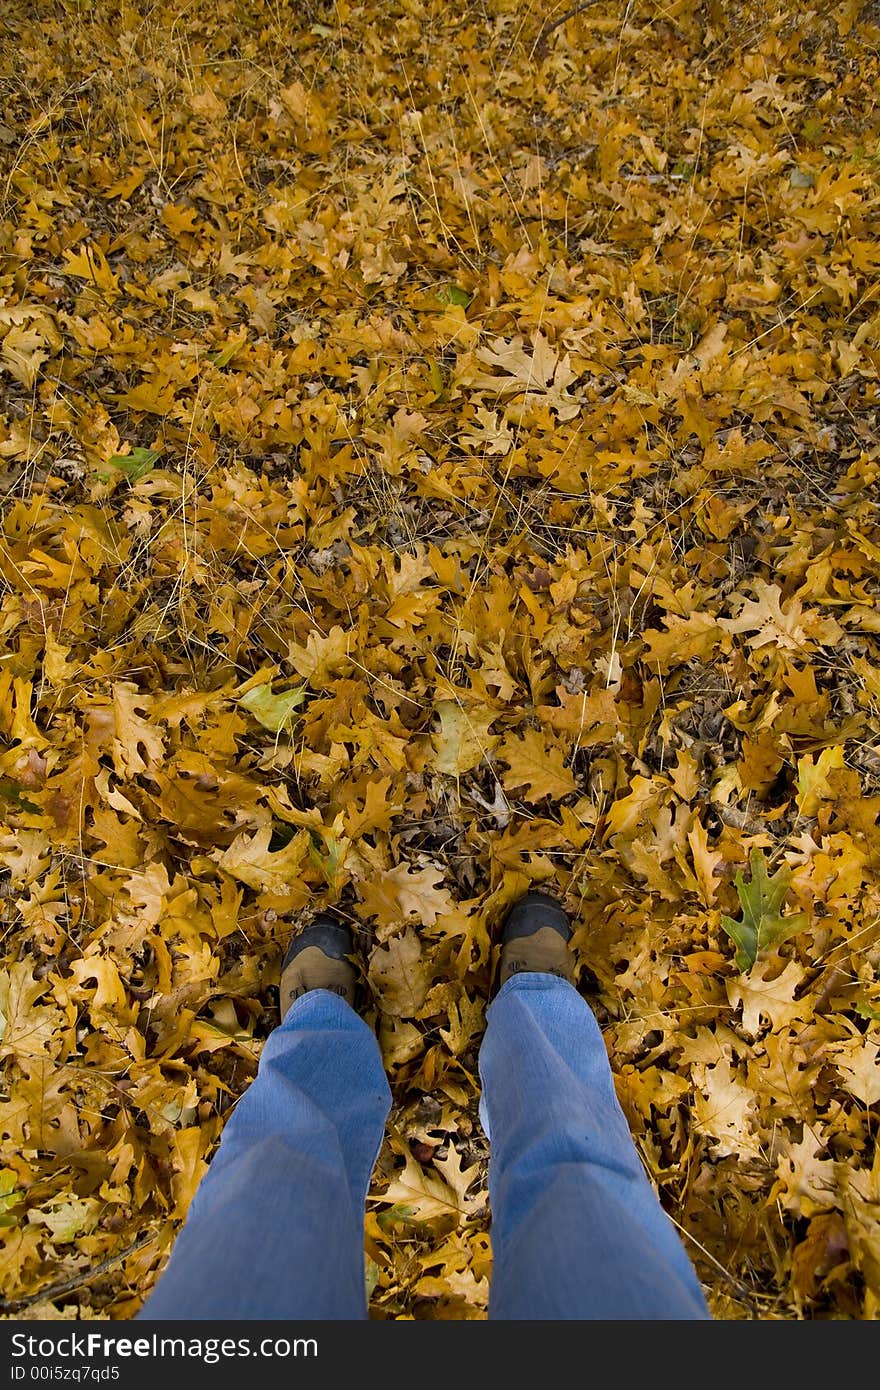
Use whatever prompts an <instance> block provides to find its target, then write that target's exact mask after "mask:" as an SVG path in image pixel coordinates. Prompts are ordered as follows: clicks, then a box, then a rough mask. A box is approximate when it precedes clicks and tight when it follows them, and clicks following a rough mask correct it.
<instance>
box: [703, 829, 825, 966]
mask: <svg viewBox="0 0 880 1390" xmlns="http://www.w3.org/2000/svg"><path fill="white" fill-rule="evenodd" d="M749 867H750V869H751V871H752V878H751V882H750V883H746V881H745V879H744V877H743V871H742V869H740V870H739V872H738V873H737V875H736V878H735V879H734V883H735V884H736V891H737V894H738V895H739V900H740V903H741V904H742V911H743V915H742V920H741V921H739V922H735V921H734V920H733V918H732V917H722V918H721V925H722V927H723V928H724V930H725V931H726V932H727V935H728V936H729V937H730V938H731V940H732V941H733V942H734V944H735V945H736V948H737V949H736V956H735V960H736V963H737V965H738V966H739V968H740V970H742V971H743V972H747V971H749V970H751V968H752V966H753V965H754V963H755V961H756V960H757V958H758V956H759V955H761V954H763V953H764V952H765V951H768V950H769V949H770V948H771V947H772V946H778V945H780V943H781V942H783V941H787V940H788V938H789V937H790V936H797V934H798V932H802V931H804V930H805V929H806V928H807V926H808V925H809V919H808V917H807V915H806V913H804V912H795V913H792V915H791V916H790V917H783V916H782V915H781V913H780V911H779V909H780V908H781V907H782V904H783V901H784V899H785V895H786V893H787V892H788V888H789V884H790V883H791V869H790V868H789V867H788V865H787V864H783V865H782V866H781V867H780V868H779V869H778V870H777V871H776V873H775V874H774V875H773V877H772V878H771V877H770V876H769V875H768V873H767V865H766V863H765V862H764V855H763V853H762V851H761V850H759V849H753V850H752V852H751V854H750V855H749Z"/></svg>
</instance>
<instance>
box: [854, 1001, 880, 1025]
mask: <svg viewBox="0 0 880 1390" xmlns="http://www.w3.org/2000/svg"><path fill="white" fill-rule="evenodd" d="M853 1013H856V1014H858V1016H859V1018H866V1019H868V1021H869V1022H874V1023H876V1022H878V1021H880V1009H872V1008H871V1005H870V1004H862V1003H861V1002H860V1003H858V1004H855V1005H854V1006H853Z"/></svg>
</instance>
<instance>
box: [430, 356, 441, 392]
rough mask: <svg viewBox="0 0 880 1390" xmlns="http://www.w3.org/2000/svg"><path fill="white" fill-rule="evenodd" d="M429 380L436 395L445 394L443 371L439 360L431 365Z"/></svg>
mask: <svg viewBox="0 0 880 1390" xmlns="http://www.w3.org/2000/svg"><path fill="white" fill-rule="evenodd" d="M428 382H429V384H430V387H431V390H432V391H433V392H434V393H435V395H437V396H442V395H443V372H442V371H441V369H440V363H439V362H432V363H431V366H430V368H429V370H428Z"/></svg>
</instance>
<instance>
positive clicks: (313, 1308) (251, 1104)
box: [139, 951, 391, 1319]
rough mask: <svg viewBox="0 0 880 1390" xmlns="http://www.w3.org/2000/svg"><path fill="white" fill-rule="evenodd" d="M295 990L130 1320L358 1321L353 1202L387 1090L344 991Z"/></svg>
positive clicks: (376, 1055)
mask: <svg viewBox="0 0 880 1390" xmlns="http://www.w3.org/2000/svg"><path fill="white" fill-rule="evenodd" d="M312 954H313V956H314V951H313V952H312ZM315 958H316V959H318V965H319V967H320V960H319V958H317V957H315ZM302 959H306V956H305V954H304V955H303V957H302ZM312 968H314V965H313V966H312ZM330 978H331V977H329V976H328V980H329V979H330ZM282 986H283V987H282V1001H283V1002H286V998H285V989H284V976H282ZM298 988H299V989H302V988H303V987H302V986H301V985H297V984H296V982H294V983H293V984H290V983H288V986H287V997H291V996H292V997H293V1002H292V1003H291V1004H290V1007H289V1008H288V1009H287V1012H286V1013H285V1016H284V1021H283V1023H282V1024H281V1026H280V1027H279V1028H276V1029H275V1031H274V1032H273V1033H272V1034H271V1035H270V1036H269V1038H268V1040H267V1042H266V1045H265V1047H264V1049H263V1053H262V1056H261V1058H260V1065H259V1070H258V1074H257V1076H256V1078H255V1080H254V1082H253V1083H252V1085H251V1086H250V1087H249V1089H248V1090H247V1091H246V1092H245V1094H244V1095H243V1096H242V1098H241V1100H240V1101H239V1102H238V1104H237V1105H236V1107H235V1110H234V1111H233V1113H232V1115H231V1116H230V1118H229V1120H228V1121H227V1124H226V1127H225V1129H224V1131H223V1138H222V1140H221V1143H220V1147H219V1149H218V1151H217V1154H216V1156H215V1158H214V1160H213V1162H212V1163H211V1165H210V1167H209V1169H208V1172H207V1174H206V1175H205V1178H204V1180H203V1181H202V1183H201V1185H200V1187H199V1189H198V1191H197V1193H196V1195H195V1198H194V1199H193V1202H192V1205H191V1207H190V1210H189V1213H188V1215H187V1219H186V1221H185V1223H184V1226H183V1229H182V1230H181V1232H180V1235H179V1236H178V1238H177V1241H176V1243H175V1246H174V1250H173V1252H172V1254H171V1258H170V1260H169V1262H168V1265H167V1267H166V1269H165V1271H164V1273H163V1274H162V1276H161V1278H160V1279H159V1281H158V1284H157V1285H156V1288H155V1290H154V1291H153V1293H152V1295H151V1296H150V1298H149V1299H148V1300H147V1302H146V1304H145V1305H144V1307H143V1308H142V1309H141V1312H140V1314H139V1317H140V1318H211V1319H218V1318H247V1319H259V1318H267V1319H272V1318H294V1319H296V1318H334V1319H335V1318H365V1317H366V1315H367V1300H366V1286H365V1279H364V1204H365V1201H366V1194H367V1186H368V1184H369V1181H370V1175H371V1173H372V1169H373V1164H374V1163H375V1161H376V1156H377V1154H378V1152H379V1146H380V1144H381V1142H382V1134H383V1130H384V1126H385V1120H386V1118H387V1116H388V1110H389V1107H390V1103H391V1095H390V1091H389V1088H388V1082H387V1080H386V1078H385V1074H384V1071H383V1069H382V1058H381V1054H380V1052H379V1045H378V1043H377V1042H376V1038H375V1036H374V1034H373V1032H372V1031H371V1029H370V1028H369V1027H368V1026H367V1024H366V1023H365V1022H364V1021H363V1019H362V1018H360V1017H359V1016H358V1014H356V1013H355V1011H354V1009H353V1008H352V1007H351V1005H350V1004H349V1003H348V1002H347V998H346V997H345V992H344V991H343V990H342V989H341V988H340V987H338V986H336V985H334V984H332V983H330V984H329V987H328V988H316V987H314V985H313V984H307V985H306V986H305V987H304V988H305V992H301V993H300V994H299V997H296V990H297V989H298ZM334 991H335V992H334ZM352 992H353V990H352Z"/></svg>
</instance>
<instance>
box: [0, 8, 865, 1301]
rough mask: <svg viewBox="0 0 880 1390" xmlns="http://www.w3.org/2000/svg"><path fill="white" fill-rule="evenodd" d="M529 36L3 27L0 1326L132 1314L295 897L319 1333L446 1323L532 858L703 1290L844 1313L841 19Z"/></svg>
mask: <svg viewBox="0 0 880 1390" xmlns="http://www.w3.org/2000/svg"><path fill="white" fill-rule="evenodd" d="M563 13H564V11H563V8H562V7H558V8H557V9H556V10H555V11H553V12H552V13H551V12H548V11H546V10H545V9H543V8H542V7H540V6H531V5H529V6H526V5H524V4H523V3H521V0H483V2H482V3H475V4H472V5H462V6H453V5H450V4H448V3H446V0H442V3H441V0H427V2H426V3H422V2H421V0H391V2H390V3H383V4H378V3H375V0H370V2H369V3H363V4H358V3H349V0H336V3H333V4H331V3H321V0H311V3H309V4H306V5H299V4H291V3H289V0H273V3H272V4H264V3H260V2H259V0H214V3H212V4H211V5H191V6H189V7H188V8H187V7H184V8H183V9H181V8H180V7H179V6H177V5H172V4H165V3H163V2H162V0H158V3H155V4H149V3H147V0H138V2H137V3H132V4H121V5H116V4H112V3H109V2H108V3H105V2H104V0H33V2H32V3H27V4H25V3H24V0H9V3H8V4H7V7H6V9H5V12H4V17H3V18H2V19H0V40H2V41H0V82H2V97H3V105H2V112H0V383H2V397H0V484H2V494H3V504H2V546H0V572H2V599H0V866H2V876H0V908H2V919H3V944H4V961H3V968H2V972H0V1030H2V1036H0V1054H2V1056H3V1060H4V1066H5V1074H6V1075H5V1087H4V1090H3V1093H2V1099H0V1135H2V1141H3V1165H2V1169H0V1222H2V1231H0V1236H2V1254H0V1293H2V1297H3V1299H4V1300H5V1304H4V1306H5V1308H6V1310H7V1312H8V1313H9V1314H11V1315H12V1316H21V1315H22V1314H24V1313H27V1315H28V1316H36V1317H47V1318H48V1317H58V1316H63V1317H71V1316H76V1317H83V1318H89V1317H93V1316H98V1315H100V1316H111V1317H121V1318H122V1317H128V1316H131V1315H132V1314H133V1313H134V1312H135V1311H136V1310H137V1308H138V1307H139V1305H140V1303H141V1301H142V1300H143V1298H144V1297H145V1295H146V1294H147V1293H148V1291H149V1289H150V1287H151V1286H152V1283H153V1281H154V1279H155V1278H156V1276H157V1274H158V1272H159V1271H160V1269H161V1267H162V1265H163V1263H164V1261H165V1259H166V1258H167V1255H168V1252H169V1249H170V1247H171V1244H172V1242H173V1239H174V1235H175V1232H176V1231H177V1229H179V1225H180V1222H181V1220H182V1218H183V1217H184V1215H185V1212H186V1209H187V1205H188V1203H189V1201H190V1198H191V1196H192V1193H193V1191H194V1189H195V1187H196V1185H197V1183H198V1181H199V1178H200V1177H201V1175H202V1173H203V1172H204V1170H205V1164H206V1161H207V1160H208V1159H209V1158H210V1155H211V1153H212V1152H213V1150H214V1148H215V1146H216V1144H217V1141H218V1138H219V1135H220V1132H221V1130H222V1126H223V1119H224V1115H225V1114H226V1113H227V1112H228V1110H229V1108H230V1106H231V1105H233V1104H234V1102H235V1099H236V1097H237V1096H238V1095H239V1094H240V1093H241V1092H242V1090H243V1089H244V1088H245V1087H246V1086H247V1085H248V1083H249V1081H250V1080H251V1079H252V1077H253V1075H254V1072H255V1068H256V1064H257V1059H258V1056H259V1052H260V1047H261V1044H262V1041H263V1039H264V1038H265V1036H266V1033H267V1030H268V1028H269V1027H270V1026H271V1023H272V1017H273V1014H272V1010H273V1004H274V997H273V984H274V983H276V982H277V965H278V959H279V956H280V952H281V949H282V947H283V944H284V943H285V942H286V940H287V939H288V938H289V936H290V934H291V932H292V931H293V930H295V928H296V927H297V925H298V924H300V923H301V922H303V921H305V920H307V919H308V916H309V914H310V913H311V912H312V911H313V910H314V909H315V908H316V907H317V906H321V905H326V904H333V905H335V906H336V907H337V908H339V910H341V911H342V912H344V913H345V914H346V915H347V916H348V917H350V919H351V920H352V921H354V922H356V923H357V924H358V930H359V934H360V942H361V945H362V947H363V952H364V958H365V961H366V962H367V966H368V973H369V979H370V983H371V985H372V987H373V991H374V994H375V999H376V1025H377V1029H378V1032H379V1036H380V1039H381V1044H382V1048H383V1051H384V1055H385V1059H386V1063H387V1067H388V1070H389V1074H390V1077H391V1079H392V1083H393V1089H394V1094H395V1109H394V1111H393V1114H392V1118H391V1123H390V1126H389V1132H388V1138H387V1142H386V1144H385V1146H384V1148H383V1151H382V1154H381V1156H380V1161H379V1165H378V1168H377V1172H376V1176H375V1181H374V1186H373V1190H372V1193H371V1196H370V1199H369V1203H368V1213H367V1251H368V1266H367V1267H368V1277H369V1284H370V1289H371V1306H372V1310H373V1314H374V1315H375V1316H377V1317H382V1318H395V1317H415V1318H476V1317H481V1316H484V1314H485V1308H486V1299H487V1291H488V1286H489V1285H488V1277H489V1274H490V1269H491V1247H490V1240H489V1212H488V1207H487V1201H486V1191H485V1173H486V1154H487V1147H486V1142H485V1140H484V1138H483V1136H482V1132H481V1130H480V1127H479V1122H478V1119H477V1114H476V1102H477V1097H478V1091H477V1079H476V1056H477V1049H478V1044H479V1040H480V1036H481V1032H482V1029H483V1026H484V1010H485V1004H486V999H487V995H488V991H489V985H490V971H491V963H492V943H493V940H494V934H495V933H496V932H497V928H498V924H499V922H500V920H501V919H502V917H503V915H504V912H505V910H506V908H507V906H508V905H509V904H510V903H511V902H512V901H513V900H514V899H515V898H516V897H517V896H518V895H519V894H520V893H521V892H522V891H523V890H524V889H526V888H527V887H528V886H530V885H539V884H540V885H543V886H545V887H547V888H548V889H549V890H551V891H553V892H555V893H557V894H558V895H559V896H560V897H562V898H564V900H565V902H566V904H567V906H568V908H569V909H570V911H571V912H572V914H573V916H574V917H575V918H576V921H577V924H578V926H577V934H576V938H575V941H576V946H577V950H578V959H579V966H580V972H581V975H580V979H581V984H582V986H583V987H584V989H585V990H589V991H590V992H591V998H592V999H593V1001H594V1006H595V1009H596V1012H597V1014H598V1016H599V1018H600V1021H601V1023H602V1025H603V1029H604V1031H605V1038H606V1042H607V1046H608V1050H609V1055H610V1058H611V1062H612V1067H613V1070H614V1073H615V1077H616V1082H617V1085H618V1089H619V1094H620V1099H621V1102H622V1104H623V1106H624V1108H625V1110H626V1113H627V1116H628V1119H629V1121H630V1124H631V1126H632V1130H633V1133H634V1136H635V1140H636V1143H637V1146H638V1149H639V1152H640V1154H641V1156H642V1158H643V1160H644V1163H645V1165H646V1168H647V1170H648V1172H649V1174H650V1175H651V1178H652V1179H653V1181H654V1182H655V1183H656V1185H657V1187H658V1190H659V1192H660V1195H661V1198H662V1200H663V1202H664V1205H665V1206H666V1208H667V1210H668V1211H669V1212H670V1214H671V1215H672V1216H673V1218H674V1219H675V1221H676V1222H677V1223H678V1224H679V1226H680V1228H681V1230H682V1232H683V1239H684V1240H685V1243H686V1246H687V1249H688V1252H689V1254H690V1255H691V1257H692V1259H693V1260H694V1262H695V1264H696V1266H697V1269H698V1272H699V1274H700V1277H701V1279H702V1280H703V1283H704V1285H705V1287H706V1289H707V1292H708V1297H709V1299H710V1303H711V1306H712V1309H713V1311H714V1313H715V1314H716V1315H717V1316H720V1317H726V1318H742V1317H754V1316H758V1317H763V1318H798V1317H804V1318H841V1317H842V1318H874V1317H876V1316H877V1315H878V1312H880V1149H878V1148H877V1146H876V1136H877V1129H878V1119H880V1109H878V1105H880V1062H878V1055H880V985H878V967H880V828H878V817H880V751H878V746H877V743H878V740H877V734H878V708H880V650H878V634H880V614H878V608H877V595H878V590H880V518H878V510H877V504H878V500H880V431H878V405H880V388H878V368H880V306H878V271H880V240H878V211H880V145H878V132H880V108H878V106H877V101H876V96H877V92H878V90H880V11H878V7H877V5H876V3H873V0H872V2H871V3H859V0H846V2H845V3H841V4H831V5H824V6H821V7H819V8H818V9H817V10H815V11H811V12H806V11H803V10H798V9H797V7H794V8H793V7H790V6H783V5H778V4H773V3H770V4H767V3H763V2H761V3H759V0H743V3H736V4H730V5H725V4H722V3H719V0H709V3H706V4H696V3H690V0H672V3H671V4H660V3H655V0H632V3H629V4H627V5H623V4H618V3H604V2H603V0H599V2H598V3H596V4H594V5H593V6H592V7H591V8H589V9H585V10H583V11H581V12H579V13H578V14H576V15H574V16H573V17H571V18H570V19H568V20H567V21H565V22H564V23H561V24H558V25H557V26H556V27H555V28H552V29H551V28H550V23H549V21H552V20H553V19H561V18H562V17H563ZM548 15H549V21H548ZM273 972H274V974H273Z"/></svg>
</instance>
